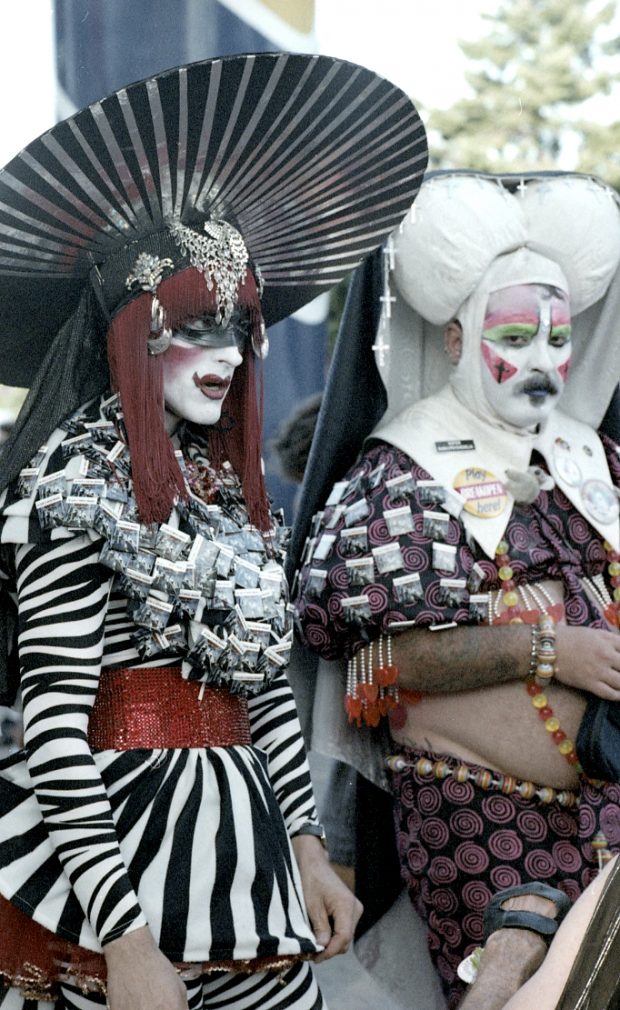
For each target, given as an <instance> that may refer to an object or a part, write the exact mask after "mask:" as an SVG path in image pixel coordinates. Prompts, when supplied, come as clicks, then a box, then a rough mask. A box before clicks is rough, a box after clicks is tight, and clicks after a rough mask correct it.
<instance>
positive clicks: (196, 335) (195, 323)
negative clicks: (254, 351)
mask: <svg viewBox="0 0 620 1010" xmlns="http://www.w3.org/2000/svg"><path fill="white" fill-rule="evenodd" d="M174 336H175V337H177V338H178V339H179V340H185V341H187V343H189V344H195V345H197V346H198V347H233V346H234V347H236V348H237V350H238V351H239V352H240V353H241V354H243V353H245V351H246V350H247V346H248V341H249V322H248V320H247V318H246V317H245V316H242V315H241V314H240V313H238V312H235V313H234V314H233V316H232V317H231V319H230V321H229V322H228V323H227V324H226V325H225V326H223V325H222V324H221V323H216V322H215V319H214V318H213V316H205V317H203V318H202V319H193V320H191V321H190V322H188V323H185V325H184V326H181V327H179V329H178V330H175V331H174Z"/></svg>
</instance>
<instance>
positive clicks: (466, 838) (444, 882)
mask: <svg viewBox="0 0 620 1010" xmlns="http://www.w3.org/2000/svg"><path fill="white" fill-rule="evenodd" d="M401 753H402V755H403V757H404V758H405V760H406V761H408V762H411V763H412V764H415V762H416V761H417V760H418V758H421V757H424V758H428V759H430V760H431V761H433V762H434V761H444V762H445V763H446V765H447V766H448V767H449V768H450V769H454V768H456V767H457V766H459V765H465V764H466V762H464V761H461V760H460V759H458V760H457V759H456V758H453V757H451V756H450V755H447V754H434V753H427V752H426V751H421V750H412V749H408V748H405V749H403V750H402V751H401ZM467 767H468V768H469V769H470V771H472V772H477V771H485V770H487V769H483V768H481V767H480V766H479V765H469V764H468V765H467ZM455 785H458V786H459V787H460V791H459V790H455V789H454V786H455ZM464 785H465V786H467V787H468V788H467V789H463V788H462V786H464ZM392 788H393V791H394V796H395V801H396V802H395V807H394V810H395V814H394V816H395V826H396V842H397V847H398V854H399V859H400V866H401V876H402V878H403V880H404V882H405V883H406V885H407V887H408V889H409V894H410V896H411V900H412V902H413V904H414V905H415V907H416V909H417V911H418V913H419V914H420V915H421V916H422V918H423V919H424V920H425V922H426V923H427V930H428V945H429V950H430V954H431V958H432V960H433V962H434V964H435V967H436V969H437V971H438V973H439V976H440V978H441V980H442V983H443V986H444V990H445V992H446V996H447V999H448V1006H449V1007H450V1008H453V1007H457V1006H458V1003H459V1001H460V1000H461V999H462V997H463V993H464V990H465V986H464V985H463V984H462V983H461V982H460V980H459V979H458V977H457V975H456V969H457V966H458V963H459V961H461V960H462V958H464V957H466V956H467V955H468V954H470V953H471V951H472V950H473V949H474V947H477V946H478V945H479V944H480V943H481V941H482V915H483V912H484V909H485V907H486V905H487V904H488V901H489V899H490V898H491V896H492V895H493V894H495V893H496V892H497V891H500V890H502V889H503V888H505V887H513V886H514V885H515V884H524V883H527V882H528V881H530V880H544V881H545V883H547V884H551V885H552V886H553V887H559V888H560V889H561V890H563V891H565V892H566V893H567V895H568V896H569V898H570V899H571V901H574V900H575V899H576V898H577V897H578V895H579V894H580V893H581V891H582V890H583V889H584V888H585V887H586V886H587V885H588V884H589V883H590V881H591V880H592V879H593V878H594V877H595V876H596V873H597V871H598V863H597V859H596V853H595V851H594V850H593V848H592V838H593V836H594V834H596V832H597V831H599V830H602V831H604V832H605V835H606V836H607V840H608V842H609V846H610V848H611V849H614V848H616V849H617V848H618V847H619V846H620V806H619V805H618V804H619V802H620V785H612V784H605V785H604V786H603V788H602V789H598V788H595V787H594V786H592V785H590V784H588V783H587V782H584V784H583V785H582V788H581V793H580V804H579V807H578V808H576V809H572V808H571V809H565V808H563V807H561V806H560V804H559V803H557V802H554V803H549V804H543V803H541V802H540V801H539V800H538V799H537V798H533V799H530V800H526V799H523V798H522V797H521V796H519V795H518V793H511V794H510V795H508V796H505V795H503V794H502V792H501V790H500V788H499V787H498V786H494V785H491V786H490V787H489V788H488V789H483V788H481V787H479V786H476V785H474V784H472V783H471V782H467V783H457V782H455V780H454V779H453V778H452V777H447V778H444V779H435V778H433V777H432V776H429V775H420V774H419V773H418V772H417V771H416V769H415V768H405V769H404V770H403V771H400V772H395V773H394V775H393V778H392ZM431 794H432V795H433V796H434V801H431V800H430V797H431ZM420 798H423V799H422V802H421V803H420ZM428 810H432V816H430V817H429V816H428V814H427V812H426V811H428ZM439 824H443V825H445V826H446V827H449V830H446V831H442V830H438V825H439Z"/></svg>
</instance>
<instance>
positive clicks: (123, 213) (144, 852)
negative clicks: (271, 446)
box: [0, 54, 425, 1010]
mask: <svg viewBox="0 0 620 1010" xmlns="http://www.w3.org/2000/svg"><path fill="white" fill-rule="evenodd" d="M424 167H425V139H424V130H423V128H422V126H421V124H420V122H419V119H418V117H417V114H416V113H415V110H414V108H413V106H412V105H411V103H410V102H409V101H408V99H407V98H406V96H404V95H403V94H402V92H400V91H399V90H398V89H397V88H395V87H394V86H393V85H391V84H390V83H389V82H387V81H384V80H383V79H381V78H379V77H377V76H376V75H374V74H372V73H370V72H369V71H366V70H364V69H363V68H360V67H356V66H354V65H352V64H347V63H343V62H342V61H339V60H333V59H329V58H325V57H312V56H296V55H294V56H289V55H286V54H269V55H259V56H245V57H230V58H227V59H222V60H211V61H206V62H203V63H198V64H193V65H190V66H188V67H182V68H177V69H174V70H171V71H166V72H164V73H162V74H160V75H158V76H157V77H155V78H151V79H149V80H147V81H143V82H139V83H138V84H135V85H131V86H130V87H128V88H125V89H123V90H121V91H120V92H117V93H116V94H114V95H112V96H110V97H109V98H107V99H105V100H103V101H102V102H98V103H96V104H95V105H93V106H91V107H89V108H88V109H86V110H83V111H82V112H80V113H78V114H76V115H75V116H73V117H71V119H69V120H67V121H65V122H64V123H61V124H59V125H58V126H56V127H54V128H53V129H52V130H51V131H50V132H49V133H47V134H45V135H43V136H42V137H41V138H39V140H37V141H35V142H33V143H32V144H31V145H29V147H28V148H26V150H25V151H24V152H22V153H21V154H20V155H18V156H17V158H15V159H14V160H13V161H12V162H11V163H10V164H9V165H8V166H7V167H6V168H5V169H4V171H3V172H1V173H0V218H1V219H2V235H1V237H0V293H1V298H0V302H1V308H0V315H1V317H2V318H1V321H0V332H2V334H3V337H6V340H4V339H3V341H2V354H1V358H0V375H1V381H3V382H8V383H13V384H16V385H30V387H31V388H30V393H29V395H28V398H27V400H26V403H25V405H24V409H23V411H22V414H21V416H20V418H19V419H18V421H17V424H16V426H15V429H14V431H13V433H12V436H11V438H10V440H9V442H8V444H7V447H6V451H5V453H4V455H3V457H2V476H3V485H4V493H3V496H2V499H1V502H0V540H1V551H2V554H1V561H2V564H1V570H2V576H3V585H4V587H5V589H6V592H5V593H3V603H4V606H3V609H2V620H3V626H2V632H3V634H2V642H3V647H4V655H3V658H4V660H5V662H4V666H3V671H4V677H5V679H4V681H3V695H4V697H6V698H7V699H10V697H11V695H12V690H14V689H15V688H16V687H17V685H18V683H19V686H20V690H21V701H22V704H23V714H24V735H25V743H24V749H23V750H22V751H19V752H18V753H17V754H15V755H13V756H12V757H10V758H8V759H6V760H4V761H3V762H2V763H1V764H0V837H1V838H2V841H1V843H0V894H1V896H2V897H1V899H0V978H1V979H2V980H3V982H4V988H3V989H2V995H0V1006H1V1007H2V1010H22V1008H26V1007H27V1008H29V1010H30V1008H32V1007H39V1008H43V1007H45V1006H47V1005H48V1002H47V1001H50V1000H56V1003H55V1005H56V1006H57V1007H59V1008H63V1010H69V1008H90V1007H97V1006H106V1005H107V1006H108V1007H110V1008H111V1010H183V1008H187V1007H191V1008H204V1007H215V1006H218V1007H226V1008H240V1007H243V1008H246V1010H248V1008H250V1007H255V1008H259V1007H265V1006H267V1005H269V1006H270V1007H273V1008H284V1007H294V1008H297V1010H303V1008H307V1010H310V1008H318V1007H322V1006H323V1001H322V998H321V995H320V993H319V991H318V989H317V986H316V982H315V981H314V978H313V976H312V973H311V970H310V966H309V964H308V960H309V959H313V958H315V957H317V956H318V957H320V958H324V957H330V956H332V955H333V954H336V953H338V952H340V951H342V950H343V949H345V948H346V946H347V945H348V943H349V940H350V937H351V935H352V931H353V929H354V927H355V922H356V920H357V918H358V916H359V911H360V908H359V903H358V902H357V901H356V900H355V899H354V898H353V896H352V895H351V894H350V892H348V891H347V890H346V889H345V888H344V886H343V885H341V884H340V882H339V881H338V879H337V878H336V876H335V875H334V874H333V873H332V871H331V869H330V868H329V865H328V861H327V857H326V853H325V851H324V848H323V844H322V842H323V838H322V828H321V826H320V824H319V822H318V820H317V816H316V810H315V805H314V800H313V795H312V788H311V783H310V779H309V774H308V768H307V764H306V759H305V754H304V748H303V743H302V739H301V734H300V729H299V723H298V720H297V716H296V710H295V705H294V702H293V697H292V694H291V691H290V688H289V686H288V682H287V679H286V673H285V671H286V666H287V660H288V654H289V651H290V647H291V638H292V630H291V615H290V607H289V605H288V595H287V586H286V582H285V579H284V574H283V569H282V567H281V560H282V556H283V549H284V544H285V540H286V534H285V530H284V529H283V528H282V526H281V525H280V524H279V523H278V521H277V520H276V517H275V516H274V515H273V514H272V513H271V511H270V507H269V502H268V499H267V495H266V492H265V488H264V484H263V478H262V473H261V459H260V439H261V423H260V410H259V407H258V404H257V384H258V383H259V375H258V374H257V373H258V372H259V370H260V361H261V358H262V357H264V354H265V353H266V349H267V345H266V337H265V323H266V324H269V323H272V322H275V321H277V320H278V319H281V318H283V317H285V316H286V315H288V314H289V313H290V312H292V311H294V310H295V309H296V308H297V307H299V306H301V305H302V304H304V303H305V302H306V301H308V300H310V299H311V298H312V297H314V296H315V295H316V294H318V293H320V292H321V291H322V290H326V289H327V288H329V287H330V286H331V285H332V284H333V283H335V282H336V281H337V280H338V279H339V278H340V277H342V276H343V274H344V273H346V272H347V271H348V270H350V269H352V268H353V266H355V265H356V264H357V263H358V262H359V261H360V259H361V257H362V256H364V255H365V254H366V253H367V252H368V251H369V250H371V249H372V248H373V247H375V246H376V244H377V243H379V242H381V241H382V240H383V238H384V237H385V236H386V235H387V234H388V232H389V231H390V230H391V229H392V228H393V227H394V226H395V225H396V223H397V222H398V221H399V220H400V219H401V218H402V217H403V215H404V214H405V212H406V210H407V207H408V205H409V203H410V201H411V199H412V198H413V196H414V195H415V192H416V190H417V187H418V185H419V181H420V178H421V174H422V173H423V171H424ZM108 362H109V367H108ZM106 1001H107V1002H106Z"/></svg>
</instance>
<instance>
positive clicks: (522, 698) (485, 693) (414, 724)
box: [392, 582, 586, 789]
mask: <svg viewBox="0 0 620 1010" xmlns="http://www.w3.org/2000/svg"><path fill="white" fill-rule="evenodd" d="M543 585H544V586H545V588H546V589H547V591H548V592H549V594H550V595H551V596H552V598H553V600H554V602H561V600H562V586H561V584H560V583H557V582H545V583H543ZM435 634H442V635H449V634H450V632H449V631H443V632H435ZM545 693H546V695H547V697H548V699H549V705H550V706H551V708H552V709H553V712H554V714H555V715H556V716H557V717H558V719H559V720H560V725H561V727H562V729H563V730H564V732H565V733H566V735H567V737H569V738H570V739H571V740H573V741H574V740H575V739H576V736H577V730H578V728H579V723H580V722H581V718H582V716H583V712H584V709H585V706H586V698H585V695H583V694H582V693H581V692H580V691H576V690H574V689H572V688H569V687H565V686H564V685H563V684H561V683H560V682H559V681H558V680H555V679H554V680H553V682H552V684H551V685H550V686H549V687H548V688H546V689H545ZM392 736H393V739H394V741H395V742H396V743H400V744H405V745H407V746H409V747H415V748H421V749H423V750H425V751H433V752H435V753H439V754H452V755H454V756H455V757H457V758H461V759H462V760H463V761H466V762H469V763H472V764H480V765H483V766H484V767H486V768H490V769H493V770H496V771H499V772H503V773H504V774H506V775H514V776H515V777H516V778H519V779H527V780H529V781H532V782H536V783H537V784H539V785H547V786H553V787H554V788H556V789H570V788H574V787H575V786H576V785H577V773H576V772H575V769H574V768H573V767H572V766H571V765H569V764H568V762H567V761H566V759H565V758H564V757H562V755H561V754H560V752H559V751H558V749H557V746H556V745H555V744H554V742H553V740H552V739H551V735H550V733H548V732H547V730H546V729H545V726H544V723H543V721H542V719H541V718H540V717H539V715H538V712H537V711H536V709H535V708H534V707H533V705H532V702H531V699H530V696H529V695H528V693H527V691H526V687H525V682H524V681H512V682H510V683H505V684H497V685H494V686H488V687H483V688H476V689H475V690H471V691H461V692H455V693H449V694H425V695H424V697H423V698H422V700H421V702H420V703H419V704H417V705H408V706H406V722H405V724H404V726H403V727H402V728H401V729H399V730H398V731H396V730H393V731H392Z"/></svg>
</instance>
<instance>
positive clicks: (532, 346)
mask: <svg viewBox="0 0 620 1010" xmlns="http://www.w3.org/2000/svg"><path fill="white" fill-rule="evenodd" d="M481 355H482V381H483V388H484V392H485V396H486V398H487V400H488V401H489V404H490V405H491V407H492V408H493V410H494V412H495V413H496V414H497V415H498V416H499V417H500V418H503V419H504V420H508V421H509V422H510V423H511V424H515V425H516V426H517V427H529V426H531V425H533V424H537V423H538V421H539V420H541V418H542V417H544V416H546V414H547V413H548V412H549V410H550V409H551V408H552V407H553V405H554V404H555V402H556V401H557V399H558V397H559V395H560V393H561V392H562V390H563V388H564V384H565V382H566V378H567V375H568V370H569V367H570V356H571V325H570V309H569V304H568V298H567V296H566V295H565V294H564V293H563V292H562V291H559V290H558V289H557V288H550V287H547V286H546V285H542V284H518V285H514V286H513V287H508V288H501V289H500V290H499V291H494V292H493V293H492V294H491V296H490V297H489V302H488V305H487V310H486V314H485V318H484V323H483V328H482V341H481ZM498 387H501V388H498ZM508 415H509V416H508Z"/></svg>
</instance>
